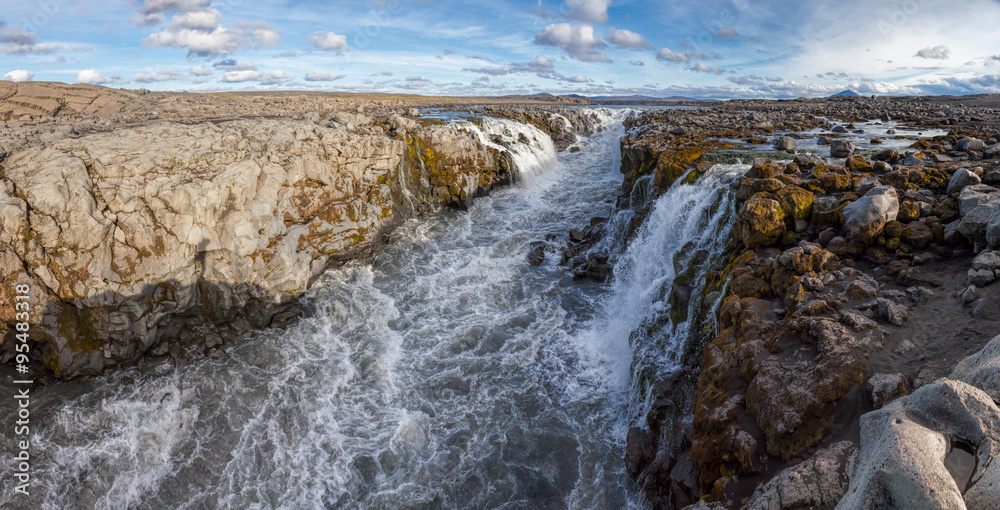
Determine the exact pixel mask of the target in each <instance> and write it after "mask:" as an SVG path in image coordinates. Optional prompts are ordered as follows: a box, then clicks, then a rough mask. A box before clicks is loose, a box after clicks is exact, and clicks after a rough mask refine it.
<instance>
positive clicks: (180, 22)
mask: <svg viewBox="0 0 1000 510" xmlns="http://www.w3.org/2000/svg"><path fill="white" fill-rule="evenodd" d="M221 22H222V14H220V13H219V11H217V10H215V9H206V10H204V11H194V12H185V13H181V14H178V15H176V16H174V19H173V20H171V21H170V28H172V29H174V30H184V29H189V30H205V31H212V30H215V28H216V27H218V26H219V23H221Z"/></svg>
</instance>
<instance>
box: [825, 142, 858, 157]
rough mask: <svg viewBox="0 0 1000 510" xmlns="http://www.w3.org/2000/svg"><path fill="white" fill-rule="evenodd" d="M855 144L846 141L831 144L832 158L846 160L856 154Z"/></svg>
mask: <svg viewBox="0 0 1000 510" xmlns="http://www.w3.org/2000/svg"><path fill="white" fill-rule="evenodd" d="M855 150H856V149H855V147H854V144H853V143H851V142H848V141H845V140H834V141H833V142H832V143H831V144H830V157H831V158H846V157H849V156H851V155H853V154H854V151H855Z"/></svg>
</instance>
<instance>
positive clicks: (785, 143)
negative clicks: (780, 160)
mask: <svg viewBox="0 0 1000 510" xmlns="http://www.w3.org/2000/svg"><path fill="white" fill-rule="evenodd" d="M774 148H775V149H776V150H779V151H793V150H795V139H794V138H792V137H790V136H782V137H781V138H778V139H777V140H776V141H775V142H774Z"/></svg>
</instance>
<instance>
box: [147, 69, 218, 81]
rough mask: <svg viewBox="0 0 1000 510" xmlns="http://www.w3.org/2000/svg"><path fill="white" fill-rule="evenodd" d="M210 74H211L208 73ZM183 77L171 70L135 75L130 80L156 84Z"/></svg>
mask: <svg viewBox="0 0 1000 510" xmlns="http://www.w3.org/2000/svg"><path fill="white" fill-rule="evenodd" d="M209 74H211V72H209ZM182 77H183V76H182V75H181V73H180V72H179V71H175V70H173V69H166V70H163V71H157V72H155V73H147V74H141V73H140V74H137V75H135V76H133V77H132V80H133V81H135V82H138V83H157V82H161V81H174V80H179V79H181V78H182Z"/></svg>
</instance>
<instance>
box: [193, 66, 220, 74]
mask: <svg viewBox="0 0 1000 510" xmlns="http://www.w3.org/2000/svg"><path fill="white" fill-rule="evenodd" d="M189 72H190V73H191V74H192V75H194V76H211V75H212V74H213V73H214V72H215V71H213V70H211V69H209V68H207V67H204V66H194V67H192V68H191V70H190V71H189Z"/></svg>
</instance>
